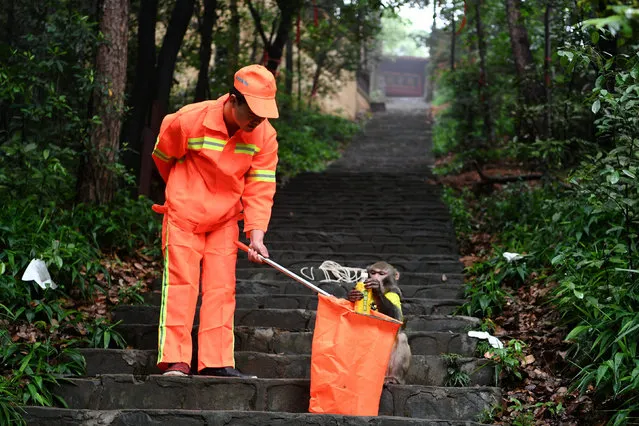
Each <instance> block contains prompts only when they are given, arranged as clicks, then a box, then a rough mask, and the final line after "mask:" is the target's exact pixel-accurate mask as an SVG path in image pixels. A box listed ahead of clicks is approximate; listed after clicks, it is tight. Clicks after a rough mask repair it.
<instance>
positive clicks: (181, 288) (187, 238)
mask: <svg viewBox="0 0 639 426" xmlns="http://www.w3.org/2000/svg"><path fill="white" fill-rule="evenodd" d="M162 240H163V241H162V249H163V252H164V273H163V277H162V305H161V307H160V321H159V326H158V361H157V363H158V367H159V368H160V369H162V370H164V369H166V367H168V364H171V363H174V362H185V363H187V364H189V365H191V356H192V342H191V330H192V328H193V317H194V315H195V305H196V303H197V296H198V292H199V283H200V260H201V259H202V252H203V250H204V241H205V237H204V235H203V234H193V233H191V232H187V231H184V230H182V229H180V228H179V227H177V226H175V225H174V224H173V223H172V222H171V221H170V219H168V218H167V216H166V215H165V216H164V222H163V224H162Z"/></svg>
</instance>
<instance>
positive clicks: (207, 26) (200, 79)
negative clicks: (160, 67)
mask: <svg viewBox="0 0 639 426" xmlns="http://www.w3.org/2000/svg"><path fill="white" fill-rule="evenodd" d="M216 8H217V0H204V16H203V17H202V22H201V25H200V27H199V32H200V71H199V73H198V76H197V84H196V85H195V102H200V101H204V100H206V99H210V97H211V86H210V85H209V65H210V62H211V45H212V44H213V27H214V26H215V21H216V16H215V9H216Z"/></svg>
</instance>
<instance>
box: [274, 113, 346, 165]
mask: <svg viewBox="0 0 639 426" xmlns="http://www.w3.org/2000/svg"><path fill="white" fill-rule="evenodd" d="M273 126H274V127H275V128H276V129H277V134H278V142H279V151H278V156H279V163H278V174H281V175H284V176H288V177H292V176H295V175H296V174H298V173H301V172H304V171H314V172H318V171H321V170H323V169H324V168H325V167H326V165H327V163H328V162H329V161H332V160H336V159H337V158H339V156H340V154H341V151H342V150H343V148H344V147H345V145H346V144H347V143H348V142H350V140H351V139H352V137H353V136H354V135H355V134H356V133H357V131H358V130H359V126H358V125H357V124H355V123H353V122H352V121H350V120H347V119H344V118H340V117H335V116H331V115H326V114H320V113H318V112H317V111H314V110H312V109H308V110H301V111H296V110H293V109H290V110H288V111H286V112H285V114H284V116H283V117H281V118H280V119H279V120H275V121H274V122H273Z"/></svg>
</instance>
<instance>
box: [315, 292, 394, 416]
mask: <svg viewBox="0 0 639 426" xmlns="http://www.w3.org/2000/svg"><path fill="white" fill-rule="evenodd" d="M318 297H319V301H318V306H317V315H316V319H315V331H314V333H313V344H312V347H311V400H310V405H309V412H311V413H322V414H344V415H352V416H376V415H377V414H378V412H379V399H380V397H381V395H382V388H383V386H384V377H385V375H386V369H387V367H388V361H389V359H390V355H391V350H392V348H393V342H394V340H395V335H396V334H397V331H398V330H399V327H400V326H401V322H399V321H397V320H395V319H393V318H391V317H388V316H386V315H383V314H380V313H379V312H375V311H371V315H364V314H359V313H356V312H355V311H354V310H353V303H351V302H349V301H348V300H345V299H338V298H336V297H333V296H323V295H321V294H320V295H318Z"/></svg>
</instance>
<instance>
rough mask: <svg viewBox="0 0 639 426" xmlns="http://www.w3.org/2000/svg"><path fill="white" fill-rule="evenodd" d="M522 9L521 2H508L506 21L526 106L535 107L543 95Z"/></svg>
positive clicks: (513, 0) (518, 0)
mask: <svg viewBox="0 0 639 426" xmlns="http://www.w3.org/2000/svg"><path fill="white" fill-rule="evenodd" d="M520 7H521V3H520V0H506V19H507V20H508V31H509V33H510V45H511V47H512V50H513V59H514V61H515V69H516V71H517V77H518V78H519V80H520V82H521V87H522V93H523V96H524V99H525V102H526V104H528V105H534V104H536V103H539V102H540V101H541V99H542V93H541V90H540V87H539V84H538V83H537V79H536V77H535V63H534V61H533V56H532V53H531V52H530V42H529V41H528V31H527V30H526V27H524V26H523V24H522V23H521V14H520V13H519V9H520Z"/></svg>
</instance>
